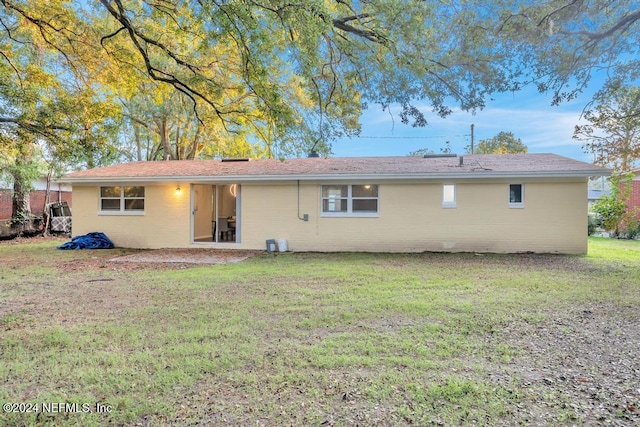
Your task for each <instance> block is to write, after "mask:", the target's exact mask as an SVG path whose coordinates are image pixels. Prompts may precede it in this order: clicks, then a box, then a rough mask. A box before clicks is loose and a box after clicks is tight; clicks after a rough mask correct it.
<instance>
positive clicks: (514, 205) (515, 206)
mask: <svg viewBox="0 0 640 427" xmlns="http://www.w3.org/2000/svg"><path fill="white" fill-rule="evenodd" d="M509 209H524V203H509Z"/></svg>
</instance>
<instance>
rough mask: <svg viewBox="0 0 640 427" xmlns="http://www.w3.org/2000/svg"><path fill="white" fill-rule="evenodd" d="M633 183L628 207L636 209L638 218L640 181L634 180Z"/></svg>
mask: <svg viewBox="0 0 640 427" xmlns="http://www.w3.org/2000/svg"><path fill="white" fill-rule="evenodd" d="M631 184H632V187H631V194H630V195H629V198H628V199H627V208H628V209H629V211H630V212H633V211H634V210H635V212H636V218H638V219H640V181H637V180H634V181H632V182H631Z"/></svg>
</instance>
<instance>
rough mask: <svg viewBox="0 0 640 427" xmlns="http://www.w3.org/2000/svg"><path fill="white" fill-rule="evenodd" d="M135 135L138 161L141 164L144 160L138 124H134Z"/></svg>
mask: <svg viewBox="0 0 640 427" xmlns="http://www.w3.org/2000/svg"><path fill="white" fill-rule="evenodd" d="M133 135H134V137H135V139H136V154H137V159H136V160H137V161H139V162H141V161H143V160H144V159H143V158H142V140H141V139H140V127H139V126H138V125H137V124H136V123H134V124H133Z"/></svg>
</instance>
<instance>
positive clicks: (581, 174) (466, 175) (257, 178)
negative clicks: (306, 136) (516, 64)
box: [56, 169, 611, 185]
mask: <svg viewBox="0 0 640 427" xmlns="http://www.w3.org/2000/svg"><path fill="white" fill-rule="evenodd" d="M610 174H611V172H610V171H608V170H607V171H603V170H601V169H593V170H584V171H545V172H493V171H484V172H452V173H413V174H361V175H358V174H304V175H225V176H215V175H211V176H201V175H197V176H189V175H184V176H180V175H176V176H173V175H172V176H155V177H148V176H142V177H127V176H120V177H79V178H72V177H69V178H65V177H63V178H60V179H58V180H56V182H60V183H69V184H76V185H83V184H84V185H92V184H94V185H95V184H108V183H123V182H125V183H148V184H153V183H156V184H157V183H161V182H171V183H174V182H182V183H185V182H187V183H193V184H196V183H210V182H222V183H224V182H230V183H239V182H240V183H242V182H274V181H277V182H287V181H356V180H357V181H369V182H373V181H381V180H385V181H387V180H388V181H403V180H424V181H433V180H443V179H455V180H469V179H500V178H503V179H517V178H588V177H592V176H608V175H610Z"/></svg>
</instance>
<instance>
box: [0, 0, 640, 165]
mask: <svg viewBox="0 0 640 427" xmlns="http://www.w3.org/2000/svg"><path fill="white" fill-rule="evenodd" d="M1 1H2V5H3V8H2V10H1V11H0V81H9V82H12V83H11V85H12V91H14V93H16V94H18V95H17V96H18V97H20V96H22V93H27V89H26V88H25V87H24V82H25V81H27V80H30V79H27V77H26V76H27V74H28V72H29V71H31V72H32V73H36V74H37V75H38V79H36V80H34V81H36V82H37V84H38V85H41V86H42V87H43V88H46V89H47V90H44V91H41V92H37V93H40V94H42V95H37V96H36V98H35V99H34V102H35V103H34V108H35V109H33V111H37V112H38V113H37V114H32V115H30V116H28V117H27V116H24V115H23V110H20V111H14V112H12V113H7V112H6V111H5V112H2V113H0V114H1V116H0V125H1V126H2V129H14V128H16V127H20V128H21V129H23V130H24V131H28V132H31V133H33V134H35V135H38V136H37V138H38V139H46V140H49V141H55V140H62V139H66V140H67V141H66V143H65V144H63V145H66V147H64V146H63V145H57V148H58V149H59V150H60V152H62V151H65V152H67V153H75V155H78V154H79V153H85V155H84V157H85V160H86V161H85V164H88V165H91V164H95V163H96V161H100V159H105V158H113V157H114V156H117V155H118V152H121V151H122V150H130V149H131V148H132V147H135V148H133V149H135V150H137V153H136V154H135V157H144V158H150V159H151V158H167V157H168V158H186V157H189V156H197V155H203V156H207V155H216V154H215V153H226V152H229V153H237V152H246V153H249V154H250V155H253V156H271V157H274V156H288V155H295V154H299V153H301V152H304V151H308V150H309V149H310V148H311V147H314V148H316V149H318V150H319V151H321V152H324V153H325V154H327V153H329V150H330V145H329V144H330V141H331V140H332V139H333V138H335V137H336V136H339V135H344V134H354V133H357V132H358V131H359V126H360V125H359V116H360V114H361V112H362V110H363V109H365V108H368V107H370V106H371V105H374V104H377V105H379V106H381V107H382V108H385V109H386V108H388V107H389V106H390V105H391V104H399V105H400V106H401V107H402V109H401V113H400V119H401V121H402V122H404V123H407V124H410V125H413V126H424V125H426V124H427V121H426V116H425V111H423V110H422V109H420V108H419V105H421V103H422V102H424V101H426V102H428V103H429V104H430V105H431V108H432V109H433V111H435V112H436V113H437V114H439V115H441V116H446V115H447V114H449V113H450V112H451V111H452V108H453V107H454V106H458V107H460V108H461V109H463V110H475V109H479V108H482V107H483V106H484V105H485V103H486V102H487V100H488V99H490V96H491V95H492V94H495V93H500V92H507V91H515V90H518V89H520V88H521V87H523V86H524V85H527V84H535V85H537V87H538V89H539V90H540V91H544V92H551V93H553V95H554V97H553V100H554V101H553V102H554V103H560V102H563V101H566V100H570V99H572V98H574V97H575V96H576V95H577V94H578V93H580V92H581V91H582V90H583V89H584V88H585V87H586V85H587V84H588V83H589V82H590V79H591V75H592V72H593V71H594V70H601V69H603V68H605V69H607V70H608V71H609V72H608V75H609V76H610V81H611V82H613V81H615V82H616V84H617V85H619V86H624V85H625V84H627V83H628V82H630V81H634V80H637V78H638V72H639V70H640V62H639V60H638V58H639V56H638V55H637V48H638V46H640V40H639V37H640V36H639V34H640V31H638V30H639V28H638V19H639V18H640V8H639V7H638V6H636V5H630V4H629V3H628V2H612V1H593V2H582V1H569V0H564V1H561V0H551V1H547V2H532V1H526V0H521V1H518V2H515V3H514V2H512V1H506V0H497V1H492V2H485V1H479V0H472V1H458V0H453V1H450V2H424V1H411V0H406V1H387V0H368V1H352V0H308V1H303V2H300V1H298V2H294V1H286V0H276V1H267V0H234V1H224V0H211V1H202V0H185V1H173V0H162V1H158V0H97V1H88V2H73V1H72V2H70V1H65V0H49V1H46V2H42V1H39V0H1ZM24 58H31V59H32V60H29V61H25V60H24ZM5 78H6V79H5ZM52 91H55V92H56V95H55V96H54V95H53V92H52ZM172 92H173V93H172ZM38 97H41V98H38ZM15 99H16V98H15V97H12V96H5V94H4V93H3V94H0V104H1V105H2V106H3V108H14V101H15ZM54 100H55V102H53V101H54ZM79 101H80V102H79ZM145 105H146V106H148V107H150V108H149V109H145V107H144V106H145ZM45 107H47V108H46V109H45ZM162 114H165V115H168V117H166V118H167V120H165V121H164V124H162V123H163V120H162V119H158V118H159V117H162ZM163 126H165V127H164V128H163ZM123 129H125V131H126V132H128V133H126V134H125V135H124V136H123V134H122V132H123ZM65 132H66V133H67V136H69V138H67V137H65V138H61V137H60V134H62V133H65ZM110 132H116V133H118V132H120V133H119V134H118V136H117V137H114V136H113V133H110ZM135 132H138V134H137V135H138V137H139V138H140V139H139V140H137V141H136V143H135V144H129V145H128V146H127V144H125V143H123V141H130V140H132V139H133V138H134V137H133V136H132V135H135ZM145 138H148V140H147V142H149V141H150V142H151V143H149V144H146V145H144V144H142V142H144V139H145ZM106 140H109V143H107V141H106ZM141 144H142V145H141ZM143 145H144V147H145V148H146V147H147V146H148V147H149V150H146V152H145V155H144V156H143V153H142V151H144V150H142V146H143ZM109 147H112V149H109ZM127 147H129V148H127ZM238 147H240V148H238ZM242 147H244V148H242ZM105 150H106V151H105ZM154 153H155V154H154ZM138 154H140V156H138ZM128 155H129V156H131V151H129V152H128ZM105 156H106V157H105ZM109 156H111V157H109ZM81 157H82V156H81Z"/></svg>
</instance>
